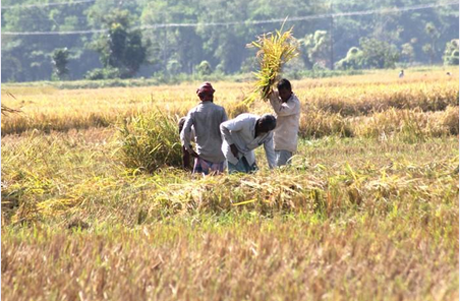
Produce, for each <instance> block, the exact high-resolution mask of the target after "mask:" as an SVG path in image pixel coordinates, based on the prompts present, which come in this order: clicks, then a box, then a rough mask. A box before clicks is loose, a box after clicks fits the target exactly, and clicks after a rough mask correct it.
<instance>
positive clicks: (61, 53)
mask: <svg viewBox="0 0 460 301" xmlns="http://www.w3.org/2000/svg"><path fill="white" fill-rule="evenodd" d="M51 58H52V62H53V67H54V76H55V77H56V78H57V79H60V80H63V79H65V78H66V76H67V75H68V74H69V69H68V68H67V64H68V63H69V50H68V49H67V48H57V49H55V50H54V51H53V55H52V56H51Z"/></svg>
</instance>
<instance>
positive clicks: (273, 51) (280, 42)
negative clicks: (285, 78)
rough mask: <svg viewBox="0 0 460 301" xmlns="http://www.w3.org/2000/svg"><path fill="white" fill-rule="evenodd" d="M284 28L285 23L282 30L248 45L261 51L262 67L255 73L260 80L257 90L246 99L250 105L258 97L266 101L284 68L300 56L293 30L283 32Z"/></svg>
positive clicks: (259, 59)
mask: <svg viewBox="0 0 460 301" xmlns="http://www.w3.org/2000/svg"><path fill="white" fill-rule="evenodd" d="M285 22H286V21H285ZM283 27H284V23H283V25H282V26H281V29H280V30H276V31H275V33H268V34H264V35H262V36H260V37H258V40H257V41H254V42H252V43H251V44H249V45H248V47H256V48H258V49H259V51H258V52H257V59H258V62H259V66H260V70H259V71H258V72H255V73H254V75H255V76H256V77H257V78H258V81H257V83H256V85H255V86H256V88H255V89H254V91H253V92H252V93H251V94H250V95H249V96H248V97H247V98H246V99H245V103H246V104H248V105H249V104H251V103H253V102H254V101H255V100H256V98H258V97H260V98H262V99H263V100H266V99H267V98H268V95H269V93H270V91H271V90H272V87H273V86H274V85H275V83H276V82H277V81H279V80H280V76H281V72H282V69H283V66H284V65H285V64H286V63H287V62H289V61H290V60H292V59H293V58H295V57H296V56H298V55H299V51H298V43H297V41H296V39H295V38H294V37H293V35H292V29H293V28H292V27H291V29H289V30H288V31H285V32H283Z"/></svg>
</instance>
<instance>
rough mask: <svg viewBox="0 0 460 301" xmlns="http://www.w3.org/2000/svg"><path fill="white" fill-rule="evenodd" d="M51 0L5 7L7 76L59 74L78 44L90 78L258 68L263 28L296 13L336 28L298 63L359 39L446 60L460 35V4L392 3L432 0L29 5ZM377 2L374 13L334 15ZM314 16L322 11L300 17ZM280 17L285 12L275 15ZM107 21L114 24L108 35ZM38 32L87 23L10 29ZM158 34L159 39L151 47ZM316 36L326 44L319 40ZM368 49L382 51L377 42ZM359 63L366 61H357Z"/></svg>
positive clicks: (307, 26)
mask: <svg viewBox="0 0 460 301" xmlns="http://www.w3.org/2000/svg"><path fill="white" fill-rule="evenodd" d="M50 2H53V1H50ZM54 2H55V1H54ZM46 3H47V2H46V1H41V0H2V6H3V7H4V8H5V7H8V6H15V8H7V9H2V11H1V13H2V19H1V21H2V75H3V76H2V78H3V81H32V80H46V79H50V77H51V76H52V73H53V65H52V60H51V56H52V53H53V51H54V50H55V49H56V48H67V49H69V52H70V55H69V64H68V68H69V69H70V70H72V72H71V74H69V76H68V77H69V78H70V79H78V78H82V77H83V76H84V75H85V74H86V73H87V72H88V70H93V69H95V68H101V67H102V68H105V69H107V70H100V71H97V72H93V73H94V74H93V75H95V76H96V77H98V76H106V77H112V76H117V74H118V75H119V74H120V72H121V73H122V75H123V76H124V77H128V76H152V74H159V73H160V72H161V73H163V75H175V74H179V73H188V74H191V73H193V72H196V68H195V67H196V66H197V65H199V64H200V62H202V61H204V60H206V61H208V62H209V64H210V65H211V66H213V69H214V70H215V72H221V73H235V72H240V71H241V70H243V69H244V70H245V71H248V70H251V69H253V67H252V66H251V63H250V62H251V58H253V57H254V56H255V50H254V49H248V48H246V45H247V44H248V43H250V42H251V41H254V40H255V39H256V38H257V36H259V35H261V34H263V33H267V32H272V31H274V30H276V29H279V28H280V26H281V23H282V20H283V19H284V18H286V17H287V16H289V19H288V21H287V22H286V24H285V27H286V28H290V27H291V26H294V36H295V37H297V38H300V39H304V38H305V37H306V36H313V41H314V36H315V33H316V32H319V31H326V32H327V35H328V36H323V37H322V38H321V37H319V36H317V42H314V43H313V46H312V47H310V56H309V53H308V50H307V49H305V48H304V49H302V59H303V60H300V61H299V62H297V63H296V67H295V68H296V70H297V69H299V70H302V68H312V67H313V65H314V64H315V63H316V65H317V66H318V65H323V66H328V67H329V65H330V61H331V60H333V61H334V62H338V61H339V58H343V59H346V58H347V57H348V51H349V50H350V48H352V47H353V46H356V45H358V46H359V47H360V49H361V51H363V52H364V48H363V47H362V46H361V45H360V40H361V39H362V38H367V39H376V40H380V41H382V42H385V43H387V44H388V45H395V47H396V48H398V49H400V50H399V51H398V52H399V54H400V55H401V61H402V62H404V63H430V62H431V63H440V62H441V59H442V58H443V56H442V50H443V49H441V48H442V47H441V45H445V44H446V43H447V42H450V41H451V40H452V39H457V38H458V25H459V14H458V5H449V6H444V7H435V8H426V9H419V10H407V11H406V10H400V11H391V12H390V11H388V10H387V9H388V8H401V7H408V6H414V5H420V4H424V3H428V2H426V1H422V0H381V1H355V0H341V1H326V2H321V1H320V2H318V1H313V0H306V1H298V0H285V1H275V0H188V1H182V0H136V1H126V0H122V1H120V0H95V2H87V3H78V2H75V3H73V2H71V1H69V2H66V4H64V5H57V6H56V5H50V6H40V7H35V8H26V7H24V6H23V5H25V4H27V5H29V4H46ZM368 10H372V11H373V13H370V14H362V15H361V14H358V15H352V16H336V17H334V18H331V17H328V16H326V14H329V13H340V12H359V11H368ZM114 11H128V12H129V18H128V19H129V20H128V23H127V24H124V23H123V22H119V24H120V25H115V24H110V25H109V24H108V23H110V22H108V19H110V18H111V16H113V12H114ZM314 16H320V17H319V18H312V19H301V20H295V18H297V17H314ZM275 19H277V20H279V21H273V20H275ZM112 25H113V26H112ZM100 30H106V32H105V33H104V34H102V37H101V33H100ZM35 31H37V32H55V31H84V32H82V33H80V34H62V35H54V34H53V35H51V34H47V35H24V36H22V35H17V36H11V35H5V33H7V32H35ZM328 39H329V40H328ZM102 40H103V41H104V42H105V46H102V45H99V46H100V47H99V48H95V44H96V43H95V42H96V41H102ZM318 40H320V41H323V42H318ZM148 41H152V43H151V45H150V47H147V49H146V46H148V45H149V43H148ZM331 41H332V42H333V43H332V46H333V47H331V45H330V42H331ZM408 41H410V46H412V49H410V46H409V45H407V43H408ZM102 44H104V43H102ZM315 44H318V45H322V46H321V47H315ZM403 45H404V46H403ZM427 45H429V46H427ZM304 46H305V45H303V46H302V47H304ZM390 48H391V47H390ZM96 49H98V50H99V52H97V51H96ZM314 50H315V51H314ZM368 54H369V56H372V55H371V54H372V52H371V51H368ZM444 56H445V54H444ZM143 57H145V58H144V60H142V58H143ZM127 58H130V59H129V60H127ZM131 58H132V59H131ZM100 59H102V60H100ZM355 61H356V60H355V59H354V58H353V59H351V60H345V61H343V60H342V63H344V62H348V63H350V62H355ZM385 61H388V59H385ZM390 61H391V60H390ZM139 62H142V63H139ZM147 62H148V63H149V64H147ZM369 62H374V64H373V65H372V66H373V67H374V68H380V67H378V66H379V64H378V62H377V60H367V61H366V64H367V63H369ZM362 63H363V64H364V61H363V62H362ZM302 64H303V66H302ZM345 65H346V64H345ZM351 65H352V66H356V64H355V63H353V64H351ZM383 65H384V66H385V64H383ZM389 65H390V66H391V65H392V64H389ZM364 67H366V68H367V67H369V65H365V66H364ZM347 68H348V67H347ZM353 68H355V67H353ZM115 69H117V70H118V69H120V70H118V71H117V70H115Z"/></svg>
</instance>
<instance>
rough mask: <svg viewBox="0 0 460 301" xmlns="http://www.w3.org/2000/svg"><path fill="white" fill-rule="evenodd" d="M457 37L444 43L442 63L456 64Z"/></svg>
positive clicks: (457, 61) (457, 60)
mask: <svg viewBox="0 0 460 301" xmlns="http://www.w3.org/2000/svg"><path fill="white" fill-rule="evenodd" d="M458 44H459V43H458V39H454V40H452V41H450V42H447V43H446V48H445V49H444V56H443V59H444V65H458V63H459V59H458Z"/></svg>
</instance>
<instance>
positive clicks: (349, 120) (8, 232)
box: [1, 68, 459, 300]
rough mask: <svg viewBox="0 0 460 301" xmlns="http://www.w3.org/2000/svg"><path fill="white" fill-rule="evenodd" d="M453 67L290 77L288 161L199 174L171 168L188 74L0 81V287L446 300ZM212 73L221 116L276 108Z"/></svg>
mask: <svg viewBox="0 0 460 301" xmlns="http://www.w3.org/2000/svg"><path fill="white" fill-rule="evenodd" d="M450 71H451V73H452V74H453V75H452V76H447V75H446V71H445V70H439V69H433V70H424V71H417V72H416V71H415V70H414V71H413V72H411V71H410V70H406V77H405V78H404V79H399V78H397V74H395V72H394V71H375V72H369V73H367V74H365V75H357V76H348V77H338V78H329V79H315V80H313V79H305V80H300V81H293V82H292V84H293V90H294V92H295V93H296V94H297V96H298V97H299V99H300V100H301V102H302V110H303V111H302V115H301V128H300V133H299V134H300V136H301V139H300V141H299V149H298V153H297V154H296V156H295V158H294V163H293V165H292V166H289V167H284V168H280V169H276V170H274V171H270V170H268V169H267V164H266V160H265V157H264V153H263V151H261V150H258V151H257V152H256V155H257V160H258V163H259V166H260V167H261V169H260V170H259V171H258V172H257V173H256V174H253V175H222V176H217V177H205V178H202V177H197V176H192V175H190V174H189V173H188V172H186V171H183V170H181V169H180V168H178V167H177V166H178V165H179V164H180V161H178V156H180V148H179V147H178V144H177V143H178V140H179V137H178V134H177V130H176V128H175V122H176V121H177V119H178V118H179V117H181V116H183V115H185V114H186V112H187V111H188V110H189V109H190V108H191V107H193V106H194V105H195V104H196V103H197V98H196V95H195V94H194V92H195V90H196V86H197V85H198V84H199V83H192V84H182V85H178V86H158V87H136V88H104V89H94V90H85V89H82V90H58V89H55V88H51V87H45V86H44V87H36V86H34V87H23V86H20V87H19V86H14V85H11V86H8V85H3V86H2V105H6V106H7V107H9V108H13V109H18V110H20V111H21V112H20V113H9V114H8V113H7V114H6V115H3V116H2V119H1V130H2V139H1V155H2V174H1V175H2V177H1V184H2V192H1V193H2V230H1V231H2V248H1V257H2V259H1V260H2V261H1V267H2V274H1V275H2V297H3V299H4V300H458V298H459V273H458V270H459V264H458V259H459V253H458V249H459V240H458V235H459V232H458V231H459V228H458V227H459V218H458V215H459V177H458V173H459V167H458V166H459V141H458V126H459V125H458V124H459V119H458V116H459V111H458V99H459V98H458V97H459V88H458V84H459V79H458V68H457V69H456V70H454V71H455V72H452V70H450ZM213 86H214V88H215V89H216V95H215V102H216V103H218V104H220V105H222V106H224V107H225V109H226V110H227V113H228V114H229V115H230V116H236V115H238V114H239V113H242V112H246V111H249V112H255V113H265V112H270V111H271V110H270V107H269V105H268V104H267V103H265V102H263V101H261V100H257V101H255V102H253V103H252V104H251V105H250V106H247V105H245V104H243V100H244V99H245V98H246V97H247V95H249V94H250V93H251V92H252V88H253V87H252V85H251V83H225V82H217V83H213ZM152 149H155V150H156V151H155V152H152V151H151V150H152ZM179 158H180V157H179Z"/></svg>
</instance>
